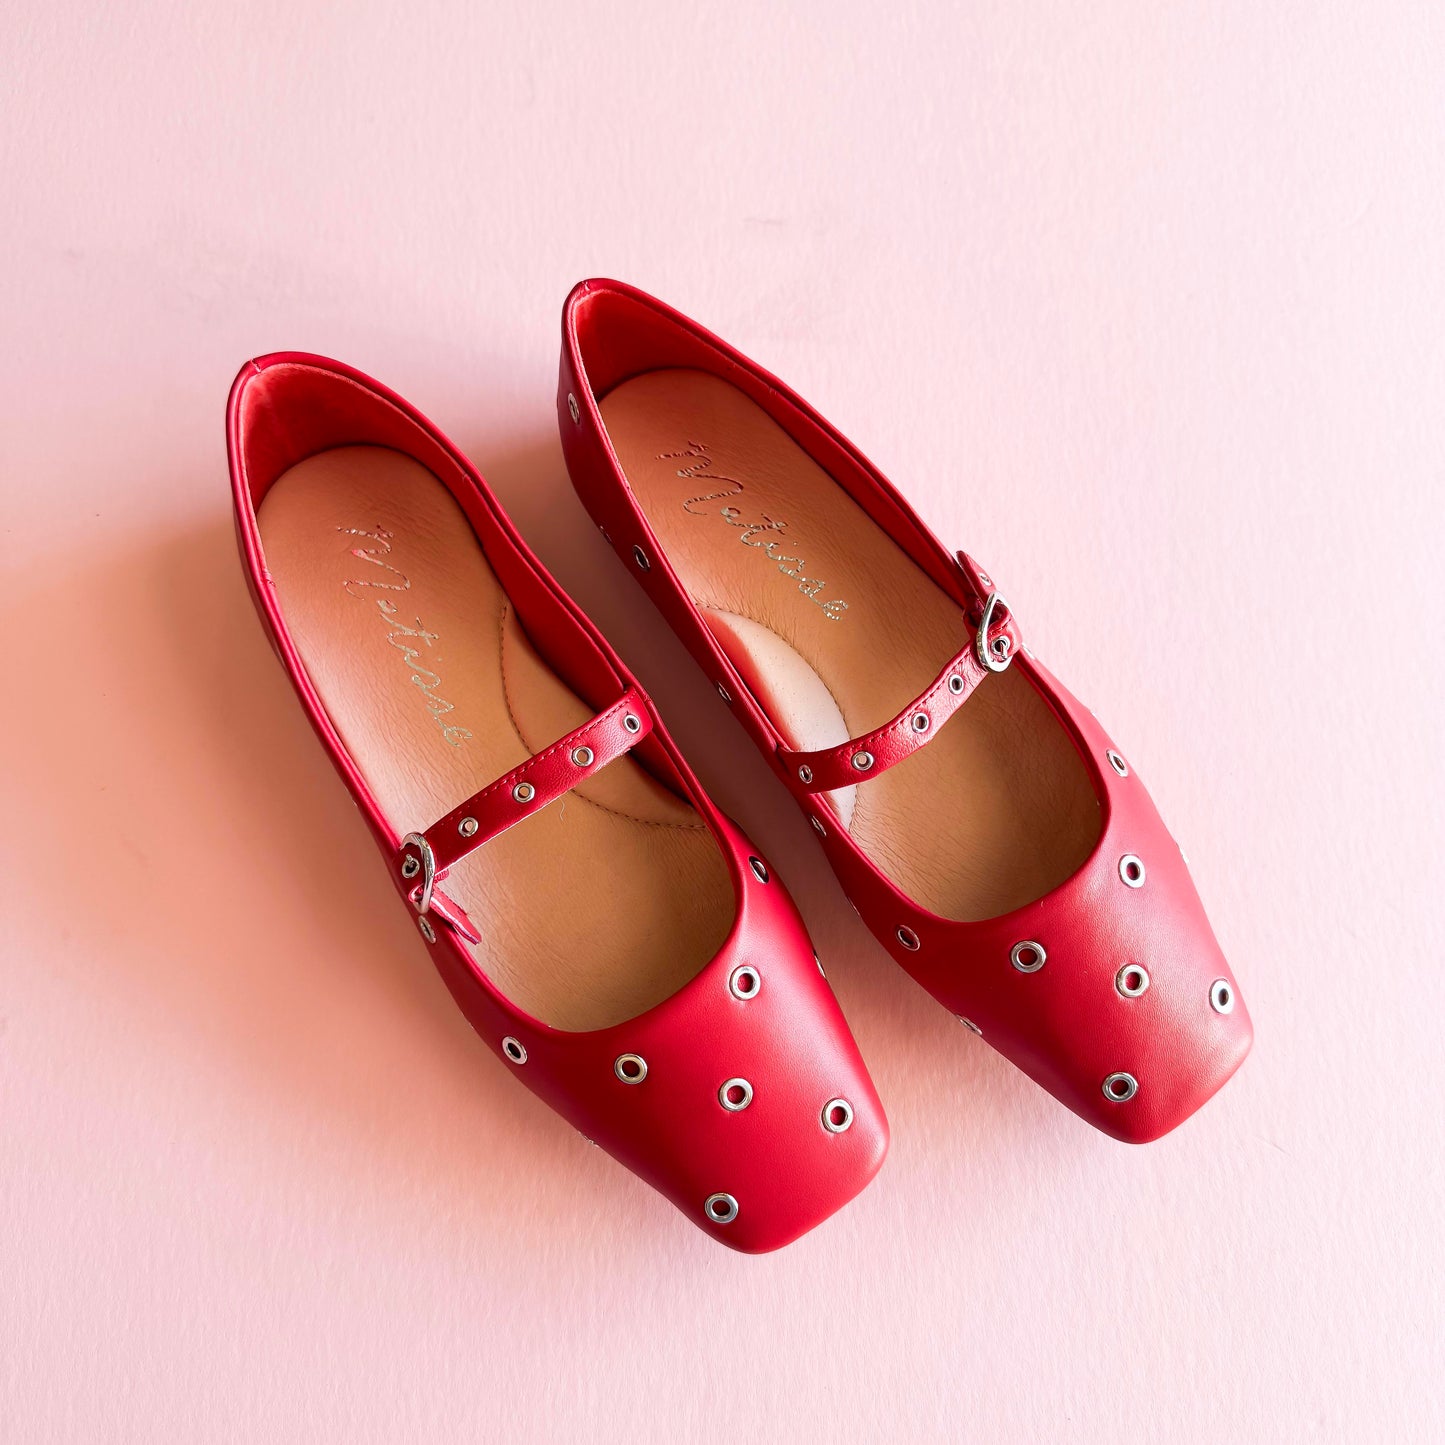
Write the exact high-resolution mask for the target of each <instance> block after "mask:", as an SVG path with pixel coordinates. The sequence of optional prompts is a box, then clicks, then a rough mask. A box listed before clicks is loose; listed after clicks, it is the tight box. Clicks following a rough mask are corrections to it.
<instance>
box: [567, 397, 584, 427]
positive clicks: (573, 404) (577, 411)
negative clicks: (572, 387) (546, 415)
mask: <svg viewBox="0 0 1445 1445" xmlns="http://www.w3.org/2000/svg"><path fill="white" fill-rule="evenodd" d="M567 410H568V411H569V412H570V413H571V414H572V420H573V421H576V420H577V418H578V417H579V416H581V415H582V408H581V407H580V406H578V405H577V398H576V397H575V396H574V395H573V394H572V393H571V392H570V391H569V392H568V393H567Z"/></svg>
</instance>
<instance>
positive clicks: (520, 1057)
mask: <svg viewBox="0 0 1445 1445" xmlns="http://www.w3.org/2000/svg"><path fill="white" fill-rule="evenodd" d="M502 1052H503V1053H504V1054H506V1056H507V1057H508V1058H509V1059H511V1061H512V1062H513V1063H514V1064H525V1063H526V1062H527V1050H526V1049H525V1048H523V1047H522V1044H521V1042H520V1040H518V1039H514V1038H513V1037H512V1036H511V1034H508V1035H507V1037H506V1038H504V1039H503V1040H502Z"/></svg>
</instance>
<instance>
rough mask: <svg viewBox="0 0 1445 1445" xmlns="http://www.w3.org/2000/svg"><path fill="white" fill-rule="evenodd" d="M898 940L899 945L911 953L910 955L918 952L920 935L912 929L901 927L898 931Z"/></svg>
mask: <svg viewBox="0 0 1445 1445" xmlns="http://www.w3.org/2000/svg"><path fill="white" fill-rule="evenodd" d="M897 938H898V941H899V943H901V944H902V945H903V946H904V948H906V949H907V950H908V951H909V953H917V952H918V948H919V943H918V935H917V934H916V933H915V932H914V931H913V930H912V929H911V928H908V927H906V926H900V927H899V929H898V933H897Z"/></svg>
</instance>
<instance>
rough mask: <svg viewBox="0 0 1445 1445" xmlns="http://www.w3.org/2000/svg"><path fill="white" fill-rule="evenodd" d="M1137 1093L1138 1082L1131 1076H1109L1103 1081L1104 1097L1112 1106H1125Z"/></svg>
mask: <svg viewBox="0 0 1445 1445" xmlns="http://www.w3.org/2000/svg"><path fill="white" fill-rule="evenodd" d="M1138 1092H1139V1081H1138V1079H1136V1078H1135V1077H1134V1075H1133V1074H1110V1075H1109V1077H1108V1078H1107V1079H1105V1080H1104V1097H1105V1098H1106V1099H1108V1100H1109V1101H1110V1102H1111V1103H1114V1104H1127V1103H1128V1102H1129V1100H1130V1099H1132V1098H1133V1097H1134V1095H1135V1094H1137V1093H1138Z"/></svg>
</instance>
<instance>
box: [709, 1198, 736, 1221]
mask: <svg viewBox="0 0 1445 1445" xmlns="http://www.w3.org/2000/svg"><path fill="white" fill-rule="evenodd" d="M702 1212H703V1213H704V1214H706V1215H707V1217H708V1218H709V1219H710V1220H712V1222H713V1223H714V1224H731V1223H732V1222H733V1220H735V1219H736V1218H737V1217H738V1202H737V1200H736V1199H734V1198H733V1197H732V1195H731V1194H709V1195H708V1197H707V1198H706V1200H704V1201H703V1206H702Z"/></svg>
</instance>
